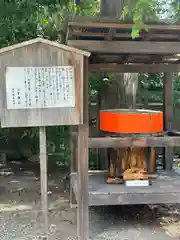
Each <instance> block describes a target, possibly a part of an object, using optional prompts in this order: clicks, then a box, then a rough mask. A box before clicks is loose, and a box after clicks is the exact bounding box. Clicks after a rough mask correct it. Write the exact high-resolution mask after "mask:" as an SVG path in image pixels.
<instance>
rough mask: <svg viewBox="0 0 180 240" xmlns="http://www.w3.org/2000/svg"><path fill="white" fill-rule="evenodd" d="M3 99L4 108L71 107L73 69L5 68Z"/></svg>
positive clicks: (73, 95)
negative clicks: (4, 102) (4, 99)
mask: <svg viewBox="0 0 180 240" xmlns="http://www.w3.org/2000/svg"><path fill="white" fill-rule="evenodd" d="M6 99H7V109H32V108H58V107H74V106H75V78H74V68H73V67H72V66H63V67H59V66H55V67H8V68H7V71H6Z"/></svg>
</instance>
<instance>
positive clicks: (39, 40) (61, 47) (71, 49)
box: [0, 38, 91, 57]
mask: <svg viewBox="0 0 180 240" xmlns="http://www.w3.org/2000/svg"><path fill="white" fill-rule="evenodd" d="M35 43H44V44H47V45H50V46H53V47H57V48H60V49H63V50H65V51H70V52H74V53H77V54H81V55H84V56H86V57H89V56H90V55H91V53H90V52H86V51H83V50H80V49H77V48H73V47H69V46H67V45H64V44H60V43H58V42H54V41H50V40H47V39H44V38H34V39H32V40H29V41H25V42H21V43H17V44H14V45H11V46H8V47H5V48H1V49H0V54H1V53H4V52H8V51H12V50H14V49H17V48H22V47H26V46H28V45H31V44H35Z"/></svg>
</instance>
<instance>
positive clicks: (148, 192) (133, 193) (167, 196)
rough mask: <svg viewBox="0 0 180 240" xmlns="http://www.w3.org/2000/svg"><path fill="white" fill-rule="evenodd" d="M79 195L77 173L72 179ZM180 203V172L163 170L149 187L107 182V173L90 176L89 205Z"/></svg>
mask: <svg viewBox="0 0 180 240" xmlns="http://www.w3.org/2000/svg"><path fill="white" fill-rule="evenodd" d="M71 182H72V185H73V188H74V190H75V194H76V195H77V181H76V174H72V179H71ZM156 203H180V174H178V173H175V172H169V173H166V172H162V173H161V174H159V175H158V176H157V178H156V179H154V180H153V181H152V185H151V186H148V187H126V186H124V185H110V184H107V183H106V176H105V175H90V176H89V205H90V206H98V205H126V204H156Z"/></svg>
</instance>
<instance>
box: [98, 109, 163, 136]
mask: <svg viewBox="0 0 180 240" xmlns="http://www.w3.org/2000/svg"><path fill="white" fill-rule="evenodd" d="M100 129H101V130H102V131H106V132H112V133H122V134H127V133H134V134H135V133H142V134H148V133H158V132H162V131H163V113H162V112H160V111H151V110H128V109H115V110H113V109H112V110H104V111H100Z"/></svg>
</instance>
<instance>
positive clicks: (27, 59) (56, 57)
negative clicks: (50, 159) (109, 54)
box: [0, 38, 90, 238]
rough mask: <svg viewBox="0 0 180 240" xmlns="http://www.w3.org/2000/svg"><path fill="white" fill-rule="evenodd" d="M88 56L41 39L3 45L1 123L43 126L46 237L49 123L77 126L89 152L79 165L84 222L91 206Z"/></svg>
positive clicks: (0, 54) (0, 52) (80, 217)
mask: <svg viewBox="0 0 180 240" xmlns="http://www.w3.org/2000/svg"><path fill="white" fill-rule="evenodd" d="M89 56H90V53H89V52H85V51H81V50H78V49H75V48H72V47H68V46H65V45H62V44H59V43H57V42H52V41H49V40H45V39H42V38H37V39H33V40H30V41H26V42H23V43H19V44H16V45H13V46H9V47H6V48H3V49H0V76H1V82H0V91H1V105H0V113H1V126H2V127H3V128H6V127H8V128H12V127H35V126H36V127H39V138H40V141H39V145H40V168H41V204H42V211H43V214H44V215H43V219H44V234H45V238H48V229H49V228H48V196H47V192H48V189H47V150H46V126H55V125H76V126H77V128H78V141H79V144H80V146H81V147H80V148H79V154H80V155H83V154H84V159H83V161H82V163H79V165H78V167H79V181H78V185H79V189H80V191H79V194H80V196H82V197H81V198H80V199H81V200H79V201H78V205H79V208H78V209H79V211H78V213H79V214H78V222H79V223H82V222H83V221H84V220H83V217H84V215H83V214H82V212H84V206H88V203H87V202H86V201H87V200H88V191H87V192H86V193H85V192H84V191H83V189H84V188H86V189H87V186H88V183H87V177H85V175H84V172H86V171H84V170H82V168H87V171H88V153H87V150H86V151H84V149H88V120H87V119H88V116H87V114H86V113H87V112H88V111H87V110H86V112H83V107H84V104H86V103H87V93H86V89H87V84H88V80H87V62H88V60H87V59H88V57H89ZM85 106H86V105H85ZM85 109H87V108H86V107H85ZM82 178H83V179H84V180H83V183H82V181H81V179H82ZM82 184H83V186H82ZM86 185H87V186H86Z"/></svg>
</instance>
